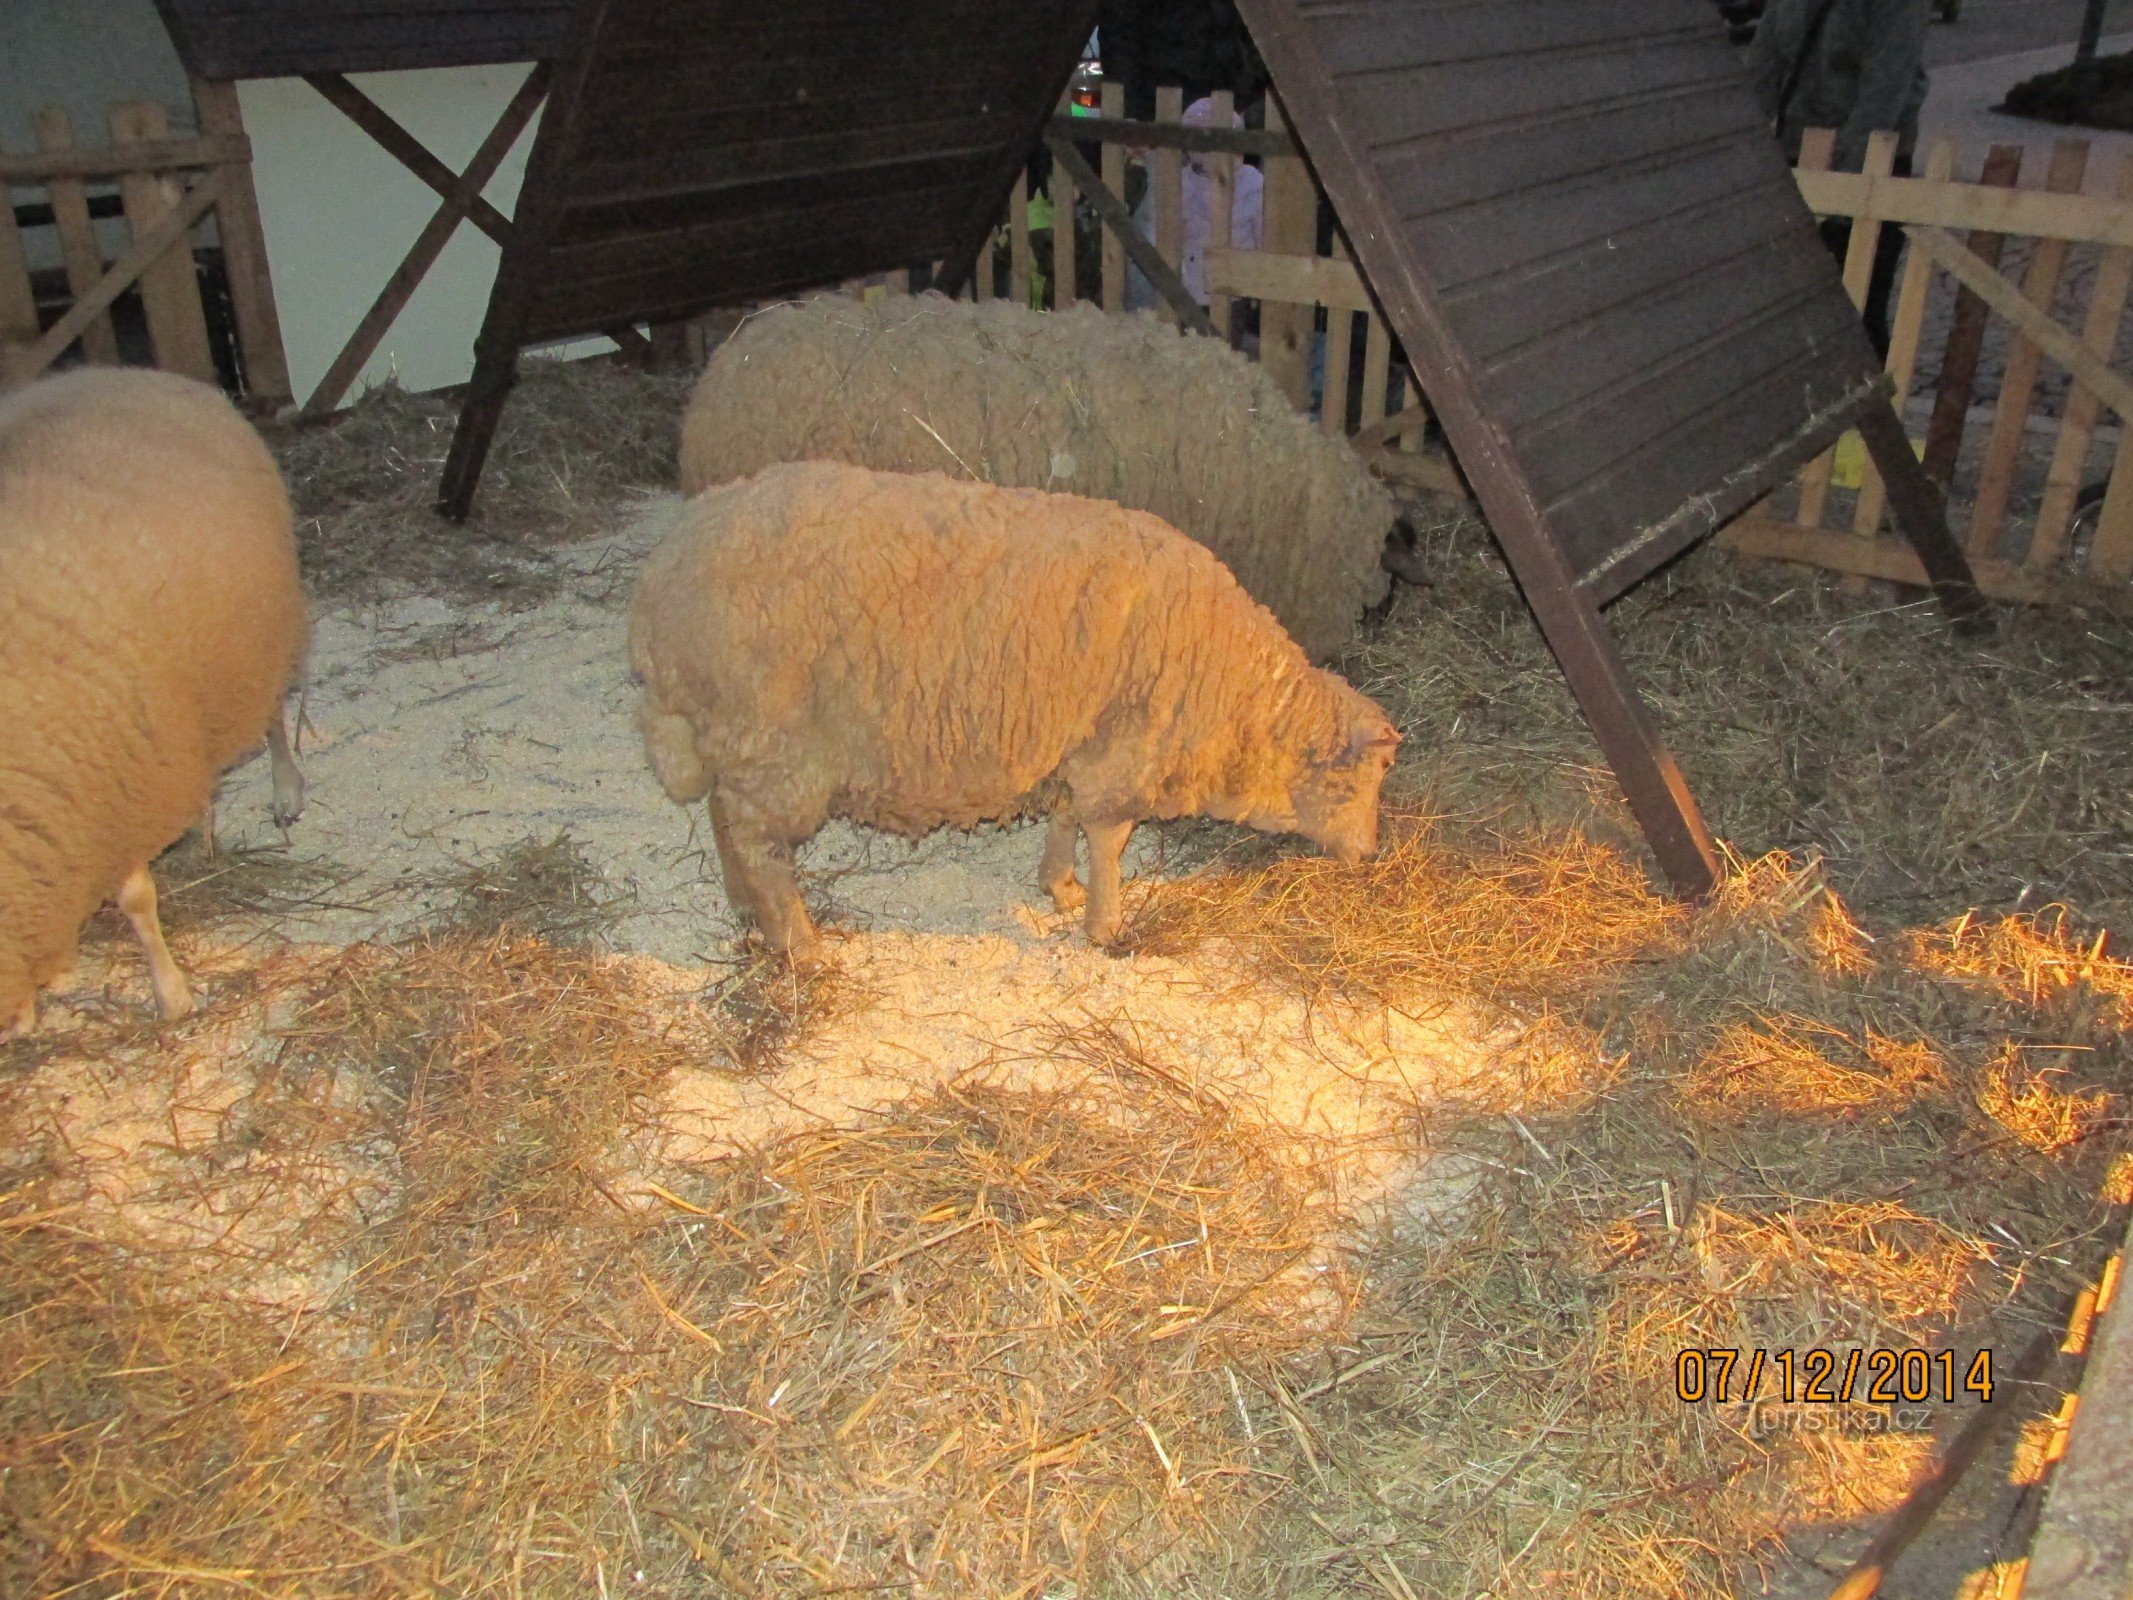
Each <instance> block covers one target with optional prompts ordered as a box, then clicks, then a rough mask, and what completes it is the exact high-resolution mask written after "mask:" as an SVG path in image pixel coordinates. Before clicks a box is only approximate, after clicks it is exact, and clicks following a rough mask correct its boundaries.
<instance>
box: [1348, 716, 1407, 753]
mask: <svg viewBox="0 0 2133 1600" xmlns="http://www.w3.org/2000/svg"><path fill="white" fill-rule="evenodd" d="M1399 744H1400V730H1399V729H1398V728H1395V727H1394V726H1393V725H1392V724H1391V723H1389V722H1359V723H1357V724H1356V725H1355V726H1354V727H1353V728H1351V729H1350V730H1349V731H1348V759H1349V760H1350V761H1360V760H1362V759H1363V757H1364V756H1366V755H1369V754H1370V753H1371V752H1372V751H1373V750H1395V749H1398V748H1399Z"/></svg>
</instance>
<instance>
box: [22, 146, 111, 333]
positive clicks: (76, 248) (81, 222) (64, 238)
mask: <svg viewBox="0 0 2133 1600" xmlns="http://www.w3.org/2000/svg"><path fill="white" fill-rule="evenodd" d="M35 121H36V125H37V148H38V149H39V150H42V151H44V152H45V153H46V154H47V155H55V154H58V153H59V152H61V151H65V150H71V149H72V148H73V147H74V128H73V125H72V123H70V122H69V120H68V118H67V112H66V108H65V107H64V106H43V107H40V108H39V109H38V112H37V115H36V118H35ZM45 194H46V197H47V198H48V199H49V200H50V202H51V206H52V223H53V227H54V229H55V231H57V233H58V234H59V253H60V256H61V259H62V260H64V261H65V263H66V268H67V288H68V291H69V292H70V293H72V295H73V296H74V298H75V299H77V300H79V299H80V298H81V297H82V296H83V295H85V294H87V293H89V291H90V290H92V289H94V288H95V287H96V280H97V279H99V278H101V277H102V276H103V275H104V255H103V251H102V249H101V248H100V247H99V246H98V244H97V242H96V224H95V223H94V222H92V221H91V220H90V218H89V191H88V190H87V189H86V188H85V187H83V184H82V181H81V179H79V178H51V179H48V180H47V181H46V183H45ZM81 348H82V354H83V355H85V356H87V357H88V358H89V360H91V361H93V362H99V363H101V364H103V365H105V366H116V365H117V364H118V358H119V353H118V335H117V333H116V332H114V331H113V329H112V326H111V318H110V316H109V315H108V314H107V315H104V316H100V317H98V318H97V319H96V320H95V321H94V322H91V323H90V324H89V326H88V327H86V328H84V329H82V334H81Z"/></svg>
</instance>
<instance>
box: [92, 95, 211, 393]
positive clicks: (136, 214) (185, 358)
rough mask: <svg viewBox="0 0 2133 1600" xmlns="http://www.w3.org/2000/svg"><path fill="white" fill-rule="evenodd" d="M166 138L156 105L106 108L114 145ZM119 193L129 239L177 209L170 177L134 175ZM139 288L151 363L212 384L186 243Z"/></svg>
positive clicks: (178, 192)
mask: <svg viewBox="0 0 2133 1600" xmlns="http://www.w3.org/2000/svg"><path fill="white" fill-rule="evenodd" d="M169 136H170V119H169V118H168V117H167V116H166V115H165V114H164V112H163V108H162V107H161V106H159V105H153V104H150V103H148V102H145V101H143V102H139V103H136V104H129V105H119V106H113V107H112V108H111V139H112V142H113V143H114V144H121V145H123V144H130V143H132V142H134V141H136V140H155V139H165V138H168V137H169ZM119 195H120V197H121V199H122V200H123V202H124V204H125V208H126V226H127V227H128V228H130V229H131V230H132V231H133V237H134V238H135V239H141V238H144V237H146V236H147V235H148V233H149V232H150V231H151V230H152V229H153V228H154V227H155V225H156V224H157V223H158V222H160V221H161V220H162V219H163V218H164V217H165V216H167V215H169V214H170V213H171V212H172V211H174V210H176V209H177V207H178V205H179V203H180V201H181V199H182V198H183V190H182V187H181V186H180V184H179V183H178V180H177V179H176V178H174V177H170V176H168V175H164V174H158V173H149V172H134V173H128V174H126V175H125V176H123V177H122V178H120V179H119ZM140 289H141V306H142V309H143V310H144V311H146V313H147V315H148V337H149V339H150V341H151V342H152V343H153V344H154V345H155V353H156V365H157V366H159V367H161V368H162V369H163V370H164V371H165V372H182V373H184V374H185V376H187V377H188V378H198V379H199V380H200V381H201V382H203V383H213V382H215V381H216V379H215V357H214V352H213V350H212V349H211V348H210V347H209V345H208V342H207V316H206V313H205V312H204V311H203V310H202V309H201V306H200V279H199V275H198V273H197V272H196V271H195V269H194V267H193V252H192V247H191V244H190V243H189V241H188V240H186V239H182V238H181V239H179V240H177V241H176V242H175V243H174V244H172V246H171V247H170V248H169V249H168V250H166V251H164V252H163V253H162V254H161V255H160V256H158V257H157V258H156V259H155V260H154V261H152V262H150V263H149V264H148V265H147V266H146V267H145V268H143V269H142V272H141V276H140Z"/></svg>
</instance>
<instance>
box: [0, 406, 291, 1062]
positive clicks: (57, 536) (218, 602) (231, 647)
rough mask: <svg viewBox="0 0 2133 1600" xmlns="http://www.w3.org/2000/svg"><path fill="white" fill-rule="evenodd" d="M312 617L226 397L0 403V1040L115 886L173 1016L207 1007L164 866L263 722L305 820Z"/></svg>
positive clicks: (279, 803) (274, 503)
mask: <svg viewBox="0 0 2133 1600" xmlns="http://www.w3.org/2000/svg"><path fill="white" fill-rule="evenodd" d="M308 628H309V625H308V621H307V616H306V610H305V604H304V591H303V585H302V583H301V581H300V580H299V578H298V576H297V567H296V544H295V540H294V537H293V535H292V532H291V526H290V514H289V499H288V495H287V493H286V492H285V490H284V489H283V487H282V481H281V474H280V472H279V471H278V470H277V469H276V467H275V464H274V458H273V457H272V456H271V455H269V454H268V453H267V448H266V446H265V445H264V444H263V443H262V442H261V441H260V438H259V435H258V434H257V433H255V432H254V431H253V430H252V428H251V426H250V425H249V424H248V423H246V422H245V420H244V419H243V418H242V417H241V416H239V415H238V414H237V412H236V410H235V408H233V407H232V406H231V405H230V403H229V402H228V401H227V400H225V399H224V398H223V397H222V396H221V395H220V394H219V393H217V392H216V391H215V390H213V389H211V388H209V387H207V386H206V385H204V384H200V383H195V382H193V381H192V380H190V379H187V378H180V377H175V376H173V375H171V374H168V373H161V372H146V371H138V370H114V369H85V370H80V371H76V372H72V373H68V374H66V375H64V376H60V377H53V378H47V379H44V380H42V381H39V382H36V383H32V384H28V385H26V386H24V387H23V388H21V389H18V390H16V391H15V392H13V393H11V394H8V395H6V396H4V397H0V1037H9V1036H12V1035H13V1034H16V1033H19V1032H26V1031H28V1030H29V1028H31V1027H32V1026H34V1024H35V1022H36V1016H37V991H38V990H39V989H40V988H41V987H43V986H44V985H45V984H46V983H49V982H50V981H51V980H52V979H53V978H54V977H56V976H58V975H59V974H60V973H61V972H63V971H65V970H66V969H67V967H68V966H69V965H70V964H71V963H72V961H73V957H74V951H75V944H76V941H77V939H78V938H79V936H80V931H81V925H82V923H83V922H84V921H85V920H86V919H87V918H88V917H89V915H90V913H92V912H93V911H95V909H96V908H97V907H98V906H99V905H100V904H102V903H103V902H104V901H105V900H107V899H109V898H112V897H113V896H114V895H115V896H116V897H117V900H118V904H119V908H120V910H122V911H123V912H125V914H126V917H127V919H128V921H129V922H131V923H132V925H133V931H134V933H135V934H136V935H137V936H138V937H139V939H140V941H141V945H142V947H143V949H144V950H145V951H146V953H147V957H148V970H149V976H150V980H151V982H152V984H153V987H154V990H155V998H156V1005H157V1009H158V1010H159V1011H160V1012H161V1014H162V1015H163V1016H164V1017H175V1016H181V1015H183V1014H184V1013H185V1012H187V1011H188V1010H190V1009H191V1006H192V997H191V994H190V991H189V990H188V989H187V987H186V982H185V975H184V974H183V973H182V972H181V971H180V970H179V969H178V965H177V963H176V962H175V961H174V960H172V959H171V954H170V950H169V947H168V946H167V945H166V944H165V943H164V941H163V933H162V927H161V924H160V923H159V922H158V920H157V916H156V890H155V880H154V879H153V878H152V877H151V876H150V875H149V863H150V862H152V861H153V860H154V859H155V857H156V856H157V855H158V854H159V853H160V852H161V851H163V850H164V849H165V848H167V847H168V846H169V845H170V844H171V843H172V842H173V841H174V840H176V839H177V838H178V836H179V835H180V834H182V833H183V832H184V831H185V829H186V828H187V826H188V825H190V824H192V823H193V822H195V821H198V820H199V819H200V818H201V816H202V815H203V812H204V811H205V809H206V807H207V806H208V804H209V802H210V800H211V798H212V795H213V792H214V785H215V780H216V779H217V777H218V776H220V774H221V773H222V771H223V769H224V768H226V767H228V766H229V765H230V763H231V762H233V761H234V760H235V759H236V758H237V757H238V756H240V755H242V754H243V753H244V752H245V751H246V750H248V749H250V748H252V747H253V746H255V745H256V744H257V743H258V742H259V739H260V736H261V735H262V734H265V736H266V738H267V741H268V744H269V747H270V749H271V751H272V757H273V766H274V810H275V816H276V819H277V820H278V821H281V822H283V823H285V824H286V823H287V822H289V821H292V820H294V818H295V816H296V814H297V812H298V811H299V810H300V809H301V808H302V804H303V780H302V777H301V775H300V774H299V773H298V771H297V769H296V764H295V762H294V760H293V759H292V758H291V756H290V754H289V745H288V738H287V734H286V731H285V729H284V727H283V724H282V716H281V705H282V697H283V694H284V693H285V691H286V690H287V688H288V686H289V683H290V681H291V679H292V677H293V676H294V675H295V673H296V670H297V668H298V666H299V664H300V662H301V660H302V657H303V654H304V649H305V646H306V642H307V639H308Z"/></svg>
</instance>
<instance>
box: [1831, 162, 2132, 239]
mask: <svg viewBox="0 0 2133 1600" xmlns="http://www.w3.org/2000/svg"><path fill="white" fill-rule="evenodd" d="M1793 176H1794V177H1795V178H1796V179H1797V180H1798V182H1799V185H1800V198H1801V199H1803V200H1805V201H1806V202H1807V209H1808V210H1810V211H1813V212H1816V213H1818V214H1820V215H1823V216H1847V217H1856V216H1864V215H1866V214H1868V213H1871V214H1872V215H1874V216H1877V217H1879V218H1881V220H1882V221H1884V222H1897V223H1901V224H1903V225H1904V226H1905V227H1912V226H1923V227H1928V228H1976V229H1980V230H1982V231H1984V232H1986V233H2012V234H2023V235H2027V236H2029V237H2031V238H2036V239H2067V240H2072V241H2074V242H2076V243H2079V242H2081V241H2083V240H2086V241H2089V242H2091V243H2094V244H2133V206H2127V205H2124V204H2122V203H2121V202H2119V201H2117V200H2114V199H2106V198H2104V197H2102V196H2098V195H2089V194H2053V193H2051V192H2050V191H2048V190H2044V189H2001V188H1994V187H1989V186H1986V185H1983V184H1975V183H1935V182H1933V181H1931V180H1929V179H1926V178H1869V177H1866V176H1864V175H1862V174H1860V173H1857V172H1796V173H1794V174H1793Z"/></svg>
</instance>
